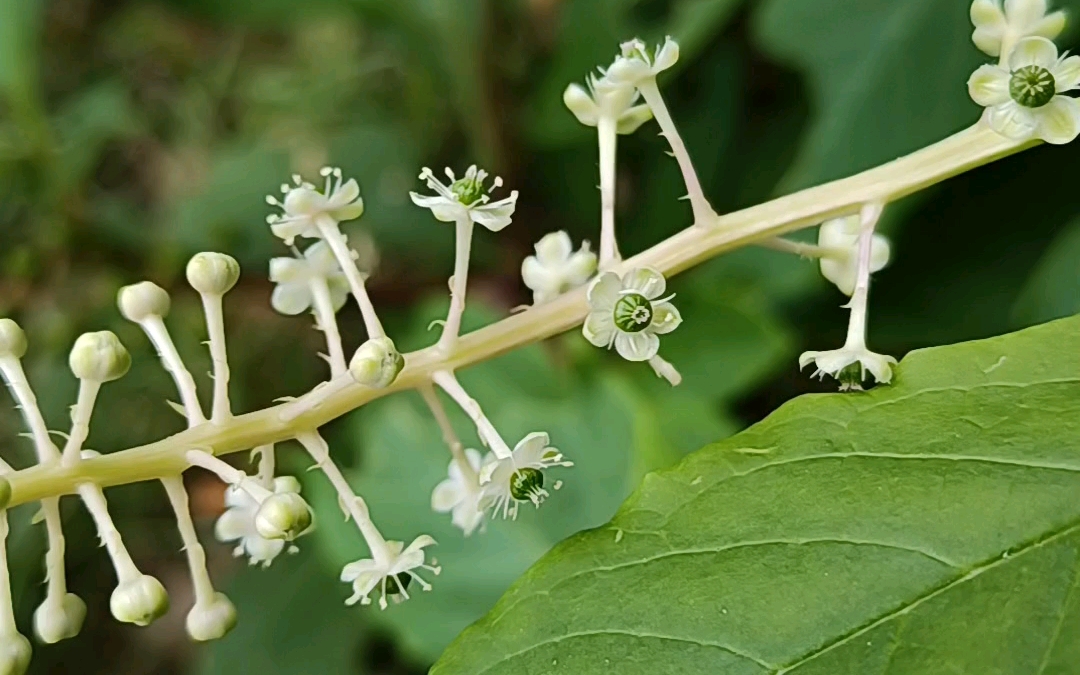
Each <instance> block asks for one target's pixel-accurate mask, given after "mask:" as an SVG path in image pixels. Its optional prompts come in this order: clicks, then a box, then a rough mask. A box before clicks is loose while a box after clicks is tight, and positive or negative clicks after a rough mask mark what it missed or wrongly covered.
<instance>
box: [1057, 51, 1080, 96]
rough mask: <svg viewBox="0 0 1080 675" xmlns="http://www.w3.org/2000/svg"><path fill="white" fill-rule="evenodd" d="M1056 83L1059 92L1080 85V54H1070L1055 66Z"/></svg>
mask: <svg viewBox="0 0 1080 675" xmlns="http://www.w3.org/2000/svg"><path fill="white" fill-rule="evenodd" d="M1052 73H1053V75H1054V84H1055V88H1056V90H1057V93H1059V94H1060V93H1063V92H1066V91H1071V90H1073V89H1076V87H1077V85H1080V56H1069V57H1067V58H1064V59H1062V60H1061V61H1059V62H1058V63H1057V65H1055V66H1054V68H1053V70H1052Z"/></svg>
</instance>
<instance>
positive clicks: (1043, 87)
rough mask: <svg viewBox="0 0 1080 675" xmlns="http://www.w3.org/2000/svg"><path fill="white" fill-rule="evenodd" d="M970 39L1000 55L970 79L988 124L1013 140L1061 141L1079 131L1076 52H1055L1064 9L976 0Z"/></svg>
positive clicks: (1025, 0)
mask: <svg viewBox="0 0 1080 675" xmlns="http://www.w3.org/2000/svg"><path fill="white" fill-rule="evenodd" d="M971 20H972V23H974V24H975V32H974V34H973V35H972V39H973V40H974V42H975V44H976V45H977V46H978V47H979V49H981V50H983V51H984V52H986V53H987V54H989V55H990V56H995V57H998V59H999V61H998V63H997V64H987V65H984V66H980V67H979V69H978V70H976V71H975V73H974V74H972V76H971V79H970V80H968V93H969V94H970V95H971V98H972V100H974V101H975V102H976V103H978V104H979V105H981V106H983V107H984V108H986V118H985V119H986V123H987V124H989V125H990V127H991V128H992V129H994V131H997V132H998V133H1000V134H1002V135H1003V136H1006V137H1008V138H1010V139H1013V140H1017V141H1026V140H1029V139H1035V138H1037V139H1039V140H1042V141H1045V142H1047V143H1053V144H1057V145H1061V144H1064V143H1070V142H1072V141H1073V140H1074V139H1075V138H1076V137H1077V135H1080V101H1078V100H1077V99H1076V98H1073V97H1072V96H1067V95H1066V94H1068V93H1069V92H1072V91H1075V90H1076V89H1078V88H1080V56H1067V55H1059V54H1058V50H1057V47H1056V46H1055V45H1054V43H1053V42H1052V40H1053V39H1054V38H1056V37H1057V36H1058V35H1059V34H1060V33H1061V31H1062V30H1064V28H1065V14H1064V12H1060V11H1058V12H1049V11H1048V7H1047V2H1046V0H1005V4H1004V5H1000V4H998V2H996V1H995V0H975V2H974V3H973V4H972V6H971Z"/></svg>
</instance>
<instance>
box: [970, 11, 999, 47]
mask: <svg viewBox="0 0 1080 675" xmlns="http://www.w3.org/2000/svg"><path fill="white" fill-rule="evenodd" d="M971 23H973V24H974V25H975V33H974V34H973V35H972V36H971V39H972V41H973V42H975V46H976V47H978V48H979V49H981V50H982V51H984V52H986V53H987V54H989V55H990V56H998V55H1000V54H1001V39H1002V37H1003V36H1004V35H1005V29H1006V23H1005V14H1004V13H1003V12H1002V11H1001V6H1000V5H999V4H998V2H997V0H975V2H973V3H971Z"/></svg>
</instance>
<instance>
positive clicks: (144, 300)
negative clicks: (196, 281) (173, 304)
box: [116, 281, 169, 323]
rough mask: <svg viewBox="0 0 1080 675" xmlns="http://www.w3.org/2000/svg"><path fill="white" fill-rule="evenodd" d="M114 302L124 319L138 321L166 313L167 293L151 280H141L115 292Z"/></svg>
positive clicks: (167, 307)
mask: <svg viewBox="0 0 1080 675" xmlns="http://www.w3.org/2000/svg"><path fill="white" fill-rule="evenodd" d="M116 304H117V305H119V306H120V313H121V314H123V315H124V318H125V319H127V320H128V321H134V322H135V323H139V322H140V321H144V320H146V319H147V318H149V317H151V316H161V317H163V316H165V315H166V314H168V313H169V294H168V293H167V292H166V291H165V289H164V288H162V287H161V286H158V285H157V284H155V283H153V282H152V281H142V282H139V283H137V284H132V285H130V286H124V287H123V288H121V289H120V292H119V293H117V294H116Z"/></svg>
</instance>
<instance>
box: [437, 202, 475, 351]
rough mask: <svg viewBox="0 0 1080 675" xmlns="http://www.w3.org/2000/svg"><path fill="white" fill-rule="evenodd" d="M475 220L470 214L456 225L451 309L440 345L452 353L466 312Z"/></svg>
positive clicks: (443, 349) (447, 315)
mask: <svg viewBox="0 0 1080 675" xmlns="http://www.w3.org/2000/svg"><path fill="white" fill-rule="evenodd" d="M472 235H473V222H472V219H471V218H470V217H469V215H468V214H466V215H464V216H462V217H460V218H458V221H457V224H456V225H455V244H454V247H455V254H454V276H453V278H452V284H453V285H452V286H451V288H450V311H449V312H448V313H447V314H446V323H445V324H444V325H443V331H442V336H440V337H439V344H438V347H439V349H441V350H442V351H443V352H444V353H447V354H449V353H451V352H453V350H454V346H455V345H456V344H457V340H458V337H459V335H460V334H461V316H462V315H463V314H464V313H465V293H466V291H467V290H468V283H469V255H470V253H471V251H472Z"/></svg>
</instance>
